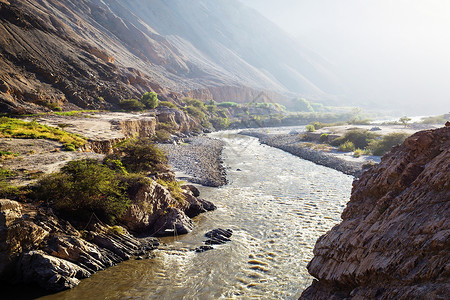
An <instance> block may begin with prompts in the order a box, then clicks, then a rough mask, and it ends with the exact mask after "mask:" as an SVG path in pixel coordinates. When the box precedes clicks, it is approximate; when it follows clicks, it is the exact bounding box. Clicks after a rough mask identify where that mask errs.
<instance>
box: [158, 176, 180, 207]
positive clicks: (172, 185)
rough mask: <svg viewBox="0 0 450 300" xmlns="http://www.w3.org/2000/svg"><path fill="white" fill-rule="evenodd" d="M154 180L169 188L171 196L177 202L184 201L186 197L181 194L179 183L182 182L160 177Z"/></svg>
mask: <svg viewBox="0 0 450 300" xmlns="http://www.w3.org/2000/svg"><path fill="white" fill-rule="evenodd" d="M156 182H157V183H159V184H160V185H162V186H165V187H166V188H167V189H168V190H169V192H170V194H171V195H172V197H173V198H174V199H175V200H177V201H178V202H180V203H183V202H184V201H185V199H186V198H185V196H184V194H183V189H182V188H181V185H182V184H183V183H182V182H178V181H165V180H162V179H158V180H157V181H156Z"/></svg>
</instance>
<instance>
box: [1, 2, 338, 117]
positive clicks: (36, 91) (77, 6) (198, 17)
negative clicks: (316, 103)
mask: <svg viewBox="0 0 450 300" xmlns="http://www.w3.org/2000/svg"><path fill="white" fill-rule="evenodd" d="M0 51H1V52H0V107H1V110H2V111H19V112H20V111H32V110H36V109H37V108H38V106H36V105H35V104H38V105H40V106H47V107H49V108H52V107H56V106H58V107H67V108H69V107H71V106H73V105H76V106H78V107H83V108H108V107H111V106H114V105H115V104H117V103H118V101H119V100H120V99H123V98H129V97H136V96H139V95H140V94H142V93H143V92H145V91H149V90H153V91H156V92H157V93H159V94H160V95H162V97H163V98H171V99H174V100H176V99H177V98H179V97H180V96H181V95H187V96H193V97H198V98H203V99H211V98H214V99H215V100H217V101H226V100H232V101H238V102H243V101H248V100H252V99H253V98H255V97H256V96H257V95H258V94H259V93H260V92H261V91H262V90H266V91H268V95H269V96H270V97H271V98H274V97H276V98H283V96H281V94H283V95H288V94H289V93H297V94H302V95H309V96H316V97H319V96H320V97H326V95H330V94H333V93H338V92H339V89H338V87H337V86H338V85H337V84H336V82H337V81H336V80H335V79H333V76H332V74H330V73H329V72H327V68H326V67H324V65H325V64H324V62H322V61H321V60H320V59H319V58H318V57H315V56H314V55H313V54H311V53H308V51H307V50H305V49H301V47H300V46H298V45H297V44H295V42H293V41H292V40H291V39H290V37H289V36H287V35H286V34H285V33H284V32H283V31H281V30H280V29H279V28H277V27H276V26H275V25H273V24H272V23H270V21H268V20H267V19H265V18H264V17H262V16H261V15H259V14H258V13H257V12H256V11H254V10H252V9H250V8H247V7H245V6H244V5H242V4H241V3H240V2H239V1H237V0H227V1H225V0H217V1H206V0H173V1H163V0H149V1H143V0H105V1H101V0H77V1H73V0H35V1H32V0H8V1H7V0H0Z"/></svg>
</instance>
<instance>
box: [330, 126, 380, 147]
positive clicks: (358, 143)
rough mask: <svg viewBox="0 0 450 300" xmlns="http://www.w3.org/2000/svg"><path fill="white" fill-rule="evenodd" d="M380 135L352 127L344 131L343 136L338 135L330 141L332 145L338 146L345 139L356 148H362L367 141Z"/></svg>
mask: <svg viewBox="0 0 450 300" xmlns="http://www.w3.org/2000/svg"><path fill="white" fill-rule="evenodd" d="M379 136H380V135H379V134H377V133H373V132H370V131H368V130H362V129H352V130H350V131H348V132H347V133H345V135H344V136H341V137H338V138H336V139H334V140H333V141H332V142H331V145H332V146H339V145H341V144H343V143H345V142H346V141H350V142H352V143H353V144H354V146H355V147H356V148H360V149H364V148H366V147H367V146H368V145H369V143H370V142H371V141H372V140H373V139H375V138H377V137H379Z"/></svg>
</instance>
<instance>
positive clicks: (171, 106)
mask: <svg viewBox="0 0 450 300" xmlns="http://www.w3.org/2000/svg"><path fill="white" fill-rule="evenodd" d="M158 106H165V107H169V108H177V106H176V105H175V104H174V103H172V102H169V101H159V105H158Z"/></svg>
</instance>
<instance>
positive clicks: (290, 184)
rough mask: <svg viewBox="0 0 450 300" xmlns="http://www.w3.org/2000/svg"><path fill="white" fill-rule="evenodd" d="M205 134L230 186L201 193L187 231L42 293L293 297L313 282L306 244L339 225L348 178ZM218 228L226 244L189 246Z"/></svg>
mask: <svg viewBox="0 0 450 300" xmlns="http://www.w3.org/2000/svg"><path fill="white" fill-rule="evenodd" d="M213 136H214V137H218V138H221V139H223V140H224V141H225V142H226V147H225V149H224V153H223V154H224V162H225V164H226V166H227V168H228V170H227V174H228V179H229V181H230V183H229V185H227V186H224V187H221V188H207V187H201V188H200V190H201V193H202V197H203V198H206V199H208V200H211V201H213V202H214V203H215V204H216V205H217V206H218V210H216V211H214V212H210V213H206V214H203V215H200V216H199V217H197V218H196V219H195V223H196V228H195V230H194V232H193V233H191V234H188V235H184V236H179V237H175V238H165V239H163V240H162V242H163V243H164V245H163V246H162V247H161V249H159V250H156V251H155V252H154V256H155V257H154V258H153V259H149V260H139V261H138V260H131V261H127V262H124V263H121V264H119V265H118V266H116V267H113V268H110V269H107V270H105V271H102V272H99V273H97V274H94V275H93V276H92V277H91V278H88V279H85V280H83V281H82V282H81V284H80V285H79V286H78V287H76V288H75V289H73V290H70V291H66V292H63V293H59V294H56V295H53V296H48V297H45V299H247V298H255V299H297V298H298V297H299V295H300V294H301V292H302V290H303V289H304V288H305V287H306V286H308V285H309V284H310V283H311V280H312V278H311V276H309V275H308V272H307V270H306V265H307V263H308V261H309V260H310V259H311V258H312V249H313V247H314V244H315V241H316V240H317V238H318V237H319V236H320V235H322V234H324V233H325V232H326V231H327V230H329V229H330V228H331V227H332V226H333V225H334V224H336V223H338V222H339V221H340V214H341V212H342V210H343V208H344V206H345V204H346V202H347V201H348V199H349V196H350V190H351V183H352V180H353V178H352V177H351V176H347V175H344V174H342V173H340V172H337V171H334V170H332V169H328V168H325V167H322V166H318V165H315V164H313V163H310V162H308V161H304V160H302V159H299V158H297V157H295V156H292V155H290V154H288V153H285V152H283V151H281V150H278V149H275V148H271V147H268V146H264V145H260V144H259V142H258V141H257V140H256V139H255V138H251V137H246V136H240V135H236V134H234V133H230V132H222V133H214V134H213ZM218 227H222V228H231V229H233V231H234V234H233V236H232V242H229V243H227V244H225V245H220V246H215V249H214V250H211V251H207V252H204V253H195V252H194V251H191V250H192V249H194V248H196V247H198V246H200V245H202V241H204V240H205V238H204V236H203V235H204V233H205V232H207V231H209V230H211V229H214V228H218Z"/></svg>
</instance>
